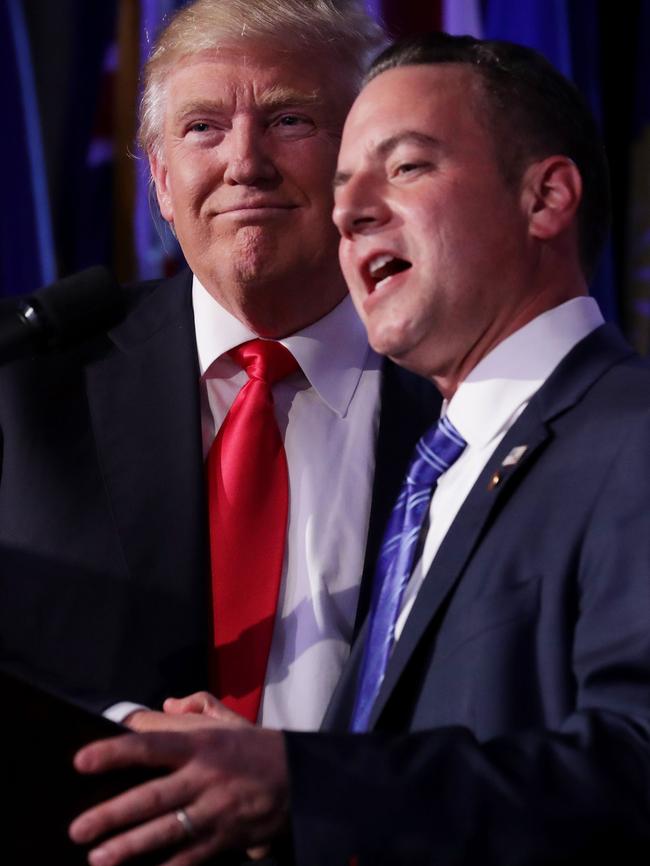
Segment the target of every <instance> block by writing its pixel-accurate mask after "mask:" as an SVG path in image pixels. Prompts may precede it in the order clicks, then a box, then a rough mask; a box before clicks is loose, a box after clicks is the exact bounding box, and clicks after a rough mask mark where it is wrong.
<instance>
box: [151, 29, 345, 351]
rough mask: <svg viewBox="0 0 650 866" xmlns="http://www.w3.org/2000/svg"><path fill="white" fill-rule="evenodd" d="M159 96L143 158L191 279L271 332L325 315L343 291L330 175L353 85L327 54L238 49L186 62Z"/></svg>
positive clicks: (282, 331) (239, 314) (257, 326)
mask: <svg viewBox="0 0 650 866" xmlns="http://www.w3.org/2000/svg"><path fill="white" fill-rule="evenodd" d="M165 94H166V101H165V113H164V128H163V135H162V146H161V149H160V152H159V155H157V156H156V155H150V161H151V167H152V173H153V176H154V180H155V183H156V192H157V196H158V202H159V205H160V209H161V212H162V215H163V217H164V218H165V219H166V220H168V221H169V222H170V223H172V224H173V226H174V230H175V232H176V234H177V236H178V239H179V242H180V244H181V247H182V249H183V252H184V254H185V257H186V259H187V262H188V264H189V265H190V267H191V268H192V270H193V271H194V273H195V274H196V275H197V276H198V278H199V279H200V280H201V282H202V283H203V285H204V286H205V287H206V288H207V289H208V291H210V292H211V293H212V294H213V295H214V297H216V298H217V300H218V301H220V303H222V304H223V305H224V306H225V307H226V308H227V309H229V310H230V311H231V312H232V313H233V314H234V315H236V316H237V317H238V318H240V319H241V320H242V321H245V322H247V323H248V324H250V325H252V326H253V328H254V329H255V330H257V331H258V332H259V333H263V334H265V335H268V336H283V335H285V334H287V333H291V332H292V331H295V330H298V329H299V328H301V327H304V326H305V325H307V324H309V323H311V322H313V321H315V320H316V319H318V318H320V317H321V316H323V315H325V313H327V312H329V310H331V309H332V308H333V307H334V306H335V304H336V303H338V301H339V300H340V299H341V298H342V297H343V295H344V294H345V285H344V283H343V280H342V277H341V274H340V270H339V267H338V262H337V255H336V249H337V235H336V230H335V228H334V227H333V226H332V223H331V208H332V192H331V179H332V175H333V172H334V167H335V163H336V153H337V150H338V145H339V139H340V129H341V126H342V123H343V119H344V117H345V112H346V110H347V108H348V106H349V104H350V102H351V99H352V93H351V91H350V88H349V87H346V86H345V84H344V83H343V82H342V81H341V80H340V79H337V77H336V76H333V75H332V74H331V72H330V71H328V69H327V63H326V60H325V58H319V57H317V56H313V55H311V56H310V57H309V58H307V57H305V56H302V55H300V54H295V53H294V54H291V53H289V52H286V51H280V50H279V49H272V48H269V47H265V46H261V45H259V44H255V43H253V44H251V43H245V44H244V45H243V46H242V45H239V44H238V45H232V46H220V47H219V49H215V50H214V51H209V52H202V53H200V54H197V55H193V56H189V57H185V58H183V59H181V60H180V61H179V62H178V63H177V64H176V65H175V66H174V67H172V69H171V71H170V73H169V74H168V77H167V79H166V84H165Z"/></svg>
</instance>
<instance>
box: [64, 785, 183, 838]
mask: <svg viewBox="0 0 650 866" xmlns="http://www.w3.org/2000/svg"><path fill="white" fill-rule="evenodd" d="M194 788H195V785H194V784H193V782H192V778H191V774H189V773H187V772H183V771H179V772H177V773H173V774H172V775H171V776H165V777H164V778H161V779H154V780H152V781H151V782H146V783H145V784H143V785H138V786H137V787H136V788H131V789H130V790H128V791H126V792H124V793H123V794H119V795H118V796H117V797H113V798H112V799H111V800H107V801H106V802H104V803H100V805H99V806H94V807H93V808H92V809H88V810H87V811H86V812H83V813H82V814H81V815H79V816H78V817H77V818H75V820H74V821H73V822H72V824H71V825H70V828H69V830H68V832H69V834H70V838H71V839H72V840H73V842H77V843H78V844H87V843H89V842H92V841H93V840H94V839H97V838H98V837H99V836H103V835H105V834H108V833H111V832H118V831H121V830H122V829H123V828H124V827H127V826H131V825H132V824H141V823H142V822H144V821H149V820H151V819H153V818H158V817H160V816H161V815H166V814H168V813H172V814H173V813H174V812H175V811H176V809H178V808H179V807H180V806H182V805H184V804H186V803H188V802H189V801H190V800H191V799H192V798H193V795H194V793H195V790H194ZM177 823H178V822H177ZM181 829H182V828H181Z"/></svg>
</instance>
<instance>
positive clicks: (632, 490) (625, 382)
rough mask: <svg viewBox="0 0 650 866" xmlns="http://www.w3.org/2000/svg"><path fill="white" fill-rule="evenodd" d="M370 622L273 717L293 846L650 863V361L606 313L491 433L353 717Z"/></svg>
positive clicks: (513, 863) (406, 855) (318, 861)
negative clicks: (511, 420) (336, 673)
mask: <svg viewBox="0 0 650 866" xmlns="http://www.w3.org/2000/svg"><path fill="white" fill-rule="evenodd" d="M518 446H521V447H522V448H523V447H525V452H524V454H523V456H522V457H521V459H520V460H519V461H518V462H517V463H515V464H513V465H506V466H504V465H503V461H504V459H505V458H506V456H507V455H508V454H509V453H510V452H511V451H512V449H513V448H515V447H518ZM363 637H364V635H363V633H362V634H361V636H360V639H359V641H358V642H357V645H356V646H355V648H354V650H353V653H352V657H351V659H350V663H349V666H348V668H347V670H346V671H345V672H344V676H343V679H342V682H341V683H340V686H339V689H338V690H337V692H336V694H335V696H334V699H333V702H332V705H331V708H330V711H329V714H328V717H327V720H326V728H327V730H328V731H329V733H321V734H288V735H287V747H288V755H289V761H290V772H291V792H292V826H293V833H294V842H295V849H296V860H297V862H298V863H299V864H305V866H307V864H309V866H334V864H349V863H358V864H359V866H363V864H373V866H375V864H383V863H399V864H402V863H427V864H428V863H431V864H435V866H447V864H448V866H452V864H453V866H460V864H471V866H522V864H527V866H528V864H540V866H541V864H557V863H571V864H582V863H590V864H594V863H597V862H598V863H601V862H609V863H626V864H629V863H637V862H643V863H647V862H648V855H649V852H650V368H648V366H646V365H645V363H644V362H642V361H640V360H639V359H638V358H637V357H636V356H634V355H633V353H632V352H631V350H630V349H629V347H628V346H627V345H626V344H625V343H624V342H623V341H622V340H621V338H620V336H619V335H618V333H617V332H616V331H615V329H613V328H612V327H611V326H603V327H602V328H600V329H598V330H597V331H596V332H594V333H593V334H591V335H589V336H588V337H587V338H586V339H585V340H583V341H582V342H581V343H580V344H579V345H578V346H576V347H575V349H574V350H573V351H572V352H571V353H570V354H569V355H568V356H567V357H566V358H565V359H564V360H563V361H562V363H561V364H560V365H559V367H558V368H557V369H556V370H555V371H554V373H553V374H552V376H551V377H550V378H549V380H548V381H547V382H546V383H545V384H544V386H543V387H542V388H541V389H540V391H539V392H538V393H537V394H536V396H535V397H534V398H533V399H532V400H531V402H530V403H529V405H528V407H527V408H526V410H525V411H524V413H522V415H521V416H520V418H519V419H518V420H517V422H516V423H515V425H514V426H513V427H512V428H511V430H510V431H509V432H508V434H507V435H506V437H505V438H504V440H503V441H502V443H501V444H500V445H499V447H498V448H497V450H496V452H495V454H494V455H493V457H492V458H491V459H490V461H489V463H488V465H487V466H486V468H485V471H484V472H483V473H482V475H481V476H480V477H479V479H478V481H477V483H476V485H475V486H474V488H473V489H472V491H471V492H470V494H469V496H468V497H467V500H466V501H465V503H464V505H463V507H462V508H461V510H460V512H459V514H458V516H457V518H456V520H455V521H454V523H453V525H452V527H451V528H450V530H449V532H448V534H447V536H446V537H445V539H444V541H443V543H442V546H441V547H440V550H439V552H438V554H437V556H436V557H435V560H434V562H433V564H432V566H431V569H430V571H429V573H428V575H427V577H426V580H425V582H424V584H423V586H422V588H421V590H420V593H419V595H418V597H417V600H416V603H415V605H414V608H413V610H412V612H411V614H410V617H409V619H408V621H407V623H406V625H405V628H404V631H403V633H402V635H401V637H400V639H399V641H398V643H397V644H396V646H395V649H394V652H393V654H392V657H391V659H390V663H389V667H388V671H387V675H386V678H385V680H384V683H383V685H382V688H381V692H380V695H379V697H378V700H377V702H376V705H375V708H374V713H373V716H372V731H371V733H369V734H367V735H366V734H363V735H350V734H347V733H344V732H345V731H346V730H347V727H348V722H349V717H350V712H351V707H352V703H353V696H354V691H355V687H356V679H357V674H358V668H359V661H360V657H361V651H362V645H363ZM355 858H357V859H355Z"/></svg>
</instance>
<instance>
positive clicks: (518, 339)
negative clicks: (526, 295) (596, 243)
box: [443, 297, 604, 446]
mask: <svg viewBox="0 0 650 866" xmlns="http://www.w3.org/2000/svg"><path fill="white" fill-rule="evenodd" d="M603 321H604V320H603V317H602V315H601V312H600V310H599V308H598V304H597V303H596V301H595V300H594V299H593V298H586V297H579V298H573V299H572V300H570V301H567V302H566V303H564V304H561V305H560V306H559V307H554V308H553V309H552V310H547V311H546V312H544V313H542V314H541V315H539V316H537V317H536V318H535V319H533V320H532V321H530V322H528V324H526V325H524V326H523V328H520V329H519V330H518V331H515V333H514V334H511V335H510V336H509V337H507V338H506V339H505V340H503V342H501V343H499V344H498V345H497V346H496V347H495V348H494V349H492V351H491V352H489V353H488V354H487V355H486V356H485V358H483V359H482V360H481V361H479V363H478V364H477V365H476V367H474V369H473V370H472V371H471V372H470V374H469V375H468V376H467V378H466V379H465V380H464V381H463V382H461V384H460V385H459V387H458V390H457V391H456V393H455V394H454V395H453V397H452V399H451V400H450V401H449V403H448V405H447V406H446V409H447V414H448V415H449V420H450V421H451V422H452V424H453V425H454V426H455V427H456V428H457V429H458V430H459V432H460V433H461V434H462V436H463V438H464V439H465V440H466V441H467V443H468V445H470V446H471V445H475V446H482V445H486V444H487V443H488V442H490V441H491V440H492V439H493V438H494V437H495V436H497V435H498V434H499V433H503V432H505V431H506V430H508V429H509V427H510V426H511V425H512V424H513V423H514V421H515V420H516V418H517V417H518V415H519V413H520V412H521V411H522V409H523V407H524V406H525V405H526V404H527V403H528V401H529V400H530V398H531V397H532V396H533V394H534V393H535V392H536V391H537V390H538V389H539V388H540V387H541V386H542V384H543V383H544V382H545V381H546V379H547V378H548V377H549V376H550V374H551V373H552V372H553V370H554V369H555V367H557V365H558V364H559V363H560V361H561V360H562V358H564V356H565V355H567V354H568V353H569V352H570V351H571V349H573V347H574V346H575V345H576V344H577V343H579V342H580V340H582V339H583V338H584V337H586V336H587V334H590V333H591V331H593V330H595V329H596V328H598V327H599V326H600V325H602V324H603ZM443 411H444V409H443Z"/></svg>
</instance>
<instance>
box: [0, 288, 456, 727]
mask: <svg viewBox="0 0 650 866" xmlns="http://www.w3.org/2000/svg"><path fill="white" fill-rule="evenodd" d="M190 287H191V278H190V275H189V274H187V273H184V274H181V275H179V276H178V277H175V278H174V279H172V280H166V281H162V282H153V283H149V284H145V285H141V286H138V287H135V288H134V289H133V290H132V291H130V292H129V293H128V294H129V310H128V313H127V314H126V316H125V318H124V319H123V321H122V322H121V323H120V324H119V325H117V327H115V328H113V329H112V330H111V331H110V332H109V333H108V334H106V335H103V336H100V337H98V338H96V339H92V340H90V341H88V342H87V343H84V344H82V345H79V346H77V347H76V348H74V349H70V350H67V351H61V352H58V353H53V354H51V355H49V356H48V357H45V358H34V359H27V360H24V361H20V362H15V363H12V364H9V365H6V366H4V367H2V368H0V429H1V432H2V475H1V480H0V665H2V666H3V667H5V668H7V669H9V670H12V671H14V672H17V673H19V674H22V675H24V676H27V677H28V678H29V679H31V680H33V681H36V682H37V683H41V684H43V685H46V686H47V687H49V688H52V689H54V690H56V691H58V692H60V693H62V694H64V695H67V696H69V697H71V698H74V699H75V700H77V701H79V702H81V703H82V704H84V705H86V706H88V707H90V708H93V709H96V710H101V709H104V708H105V707H106V706H108V705H110V704H112V703H114V702H115V701H118V700H131V701H136V702H141V703H144V704H147V705H149V706H154V707H155V706H157V705H159V703H160V702H161V701H162V699H164V698H165V697H166V696H168V695H170V694H172V695H174V694H175V695H181V694H188V693H190V692H192V691H195V690H196V689H202V688H207V685H208V681H207V641H208V639H209V635H210V616H211V614H210V604H209V595H208V587H209V553H208V542H207V525H206V524H207V520H206V504H205V499H204V478H203V459H202V447H201V431H200V406H199V388H198V381H199V370H198V364H197V356H196V345H195V336H194V325H193V316H192V304H191V291H190ZM423 385H424V383H422V382H420V381H419V380H417V379H415V377H408V376H405V375H404V374H403V373H402V372H401V371H398V370H397V369H396V368H389V369H388V370H387V371H386V375H385V378H384V385H383V392H382V399H383V408H382V413H381V423H380V432H379V445H378V449H379V454H380V455H381V457H380V460H379V463H378V468H377V481H376V484H375V489H376V492H377V497H376V501H375V505H374V509H373V515H372V520H371V539H375V538H377V536H378V535H380V534H381V533H380V531H378V530H377V525H378V523H380V522H381V520H382V519H383V517H384V515H385V513H386V511H387V510H388V508H389V504H390V503H389V500H390V498H392V496H393V495H394V491H395V488H396V486H397V485H398V484H399V480H400V476H401V473H402V471H403V461H406V460H407V459H408V454H409V452H410V449H411V447H412V445H413V442H414V441H415V439H416V437H417V436H418V435H419V434H420V433H421V431H422V429H423V427H424V426H426V425H427V424H428V423H431V421H432V420H433V418H434V417H435V415H436V414H437V411H438V408H439V398H437V397H436V395H435V394H434V392H433V389H431V388H427V386H426V385H424V391H425V393H426V394H427V396H426V398H425V400H424V401H423V400H422V393H423ZM414 413H415V414H414ZM391 456H393V457H394V462H393V461H392V460H388V459H386V458H388V457H391ZM375 546H376V545H375V544H372V545H371V548H372V550H374V548H375ZM364 598H365V596H364Z"/></svg>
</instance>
